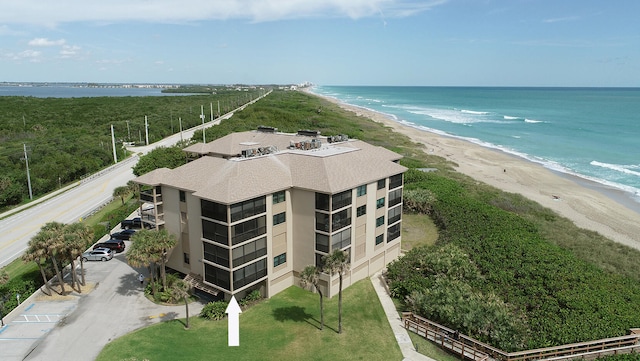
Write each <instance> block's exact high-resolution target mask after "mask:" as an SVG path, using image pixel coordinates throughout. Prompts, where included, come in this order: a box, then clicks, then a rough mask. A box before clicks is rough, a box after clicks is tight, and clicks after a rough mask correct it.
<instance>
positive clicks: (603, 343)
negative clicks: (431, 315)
mask: <svg viewBox="0 0 640 361" xmlns="http://www.w3.org/2000/svg"><path fill="white" fill-rule="evenodd" d="M402 320H403V324H404V327H405V328H406V329H407V330H409V331H412V332H414V333H416V334H418V335H420V336H422V337H424V338H426V339H428V340H431V341H433V342H435V343H436V344H438V345H440V346H441V347H442V348H444V349H447V350H449V351H452V352H454V353H456V354H458V355H461V356H464V357H465V358H466V359H469V360H474V361H480V360H483V359H487V358H491V359H495V360H500V361H530V360H558V361H564V360H570V359H587V360H589V359H594V358H598V357H603V356H607V355H614V354H622V353H633V352H640V334H631V335H627V336H620V337H612V338H606V339H602V340H595V341H588V342H580V343H573V344H568V345H561V346H556V347H546V348H539V349H533V350H526V351H519V352H505V351H502V350H500V349H497V348H495V347H492V346H490V345H487V344H485V343H482V342H480V341H478V340H476V339H474V338H471V337H469V336H466V335H458V334H457V333H456V332H455V331H454V330H452V329H450V328H447V327H445V326H442V325H440V324H438V323H436V322H433V321H430V320H428V319H426V318H423V317H420V316H417V315H414V314H413V313H411V312H404V313H403V314H402Z"/></svg>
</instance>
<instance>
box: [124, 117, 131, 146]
mask: <svg viewBox="0 0 640 361" xmlns="http://www.w3.org/2000/svg"><path fill="white" fill-rule="evenodd" d="M125 122H127V140H129V141H131V130H130V129H129V121H128V120H125Z"/></svg>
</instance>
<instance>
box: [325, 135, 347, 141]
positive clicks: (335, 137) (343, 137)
mask: <svg viewBox="0 0 640 361" xmlns="http://www.w3.org/2000/svg"><path fill="white" fill-rule="evenodd" d="M347 140H349V136H348V135H346V134H338V135H330V136H327V142H329V143H336V142H346V141H347Z"/></svg>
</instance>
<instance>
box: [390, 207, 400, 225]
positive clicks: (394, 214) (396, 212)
mask: <svg viewBox="0 0 640 361" xmlns="http://www.w3.org/2000/svg"><path fill="white" fill-rule="evenodd" d="M388 214H389V217H388V221H387V222H389V224H393V223H396V222H397V221H399V220H400V218H401V217H402V207H400V206H398V207H395V208H391V209H390V210H389V213H388Z"/></svg>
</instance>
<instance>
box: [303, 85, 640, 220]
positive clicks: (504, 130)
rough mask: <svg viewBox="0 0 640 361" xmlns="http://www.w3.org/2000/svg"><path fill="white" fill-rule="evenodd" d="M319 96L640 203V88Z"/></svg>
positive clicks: (332, 90) (381, 90) (341, 90)
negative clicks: (598, 186) (519, 159)
mask: <svg viewBox="0 0 640 361" xmlns="http://www.w3.org/2000/svg"><path fill="white" fill-rule="evenodd" d="M312 91H313V92H314V93H316V94H319V95H323V96H329V97H333V98H336V99H338V100H340V101H342V102H345V103H348V104H352V105H355V106H359V107H363V108H367V109H369V110H374V111H377V112H380V113H384V114H386V115H387V116H389V117H391V118H393V119H394V120H396V121H398V122H401V123H403V124H406V125H409V126H411V127H414V128H416V129H418V130H423V131H429V132H434V133H438V134H442V135H447V136H452V137H457V138H461V139H464V140H467V141H470V142H473V143H477V144H479V145H482V146H484V147H489V148H495V149H499V150H502V151H504V152H507V153H511V154H513V155H516V156H519V157H522V158H524V159H527V160H529V161H533V162H537V163H540V164H542V165H544V166H545V167H547V168H549V169H551V170H554V171H556V172H560V173H564V174H567V175H572V176H577V177H580V178H583V179H585V180H587V181H592V182H597V183H600V184H602V185H605V186H608V187H613V188H616V189H619V190H622V191H624V192H626V193H627V194H629V196H630V197H631V198H632V199H633V201H635V202H637V203H639V204H640V88H498V87H496V88H494V87H383V86H376V87H372V86H315V87H314V88H313V90H312ZM634 208H636V207H634Z"/></svg>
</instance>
